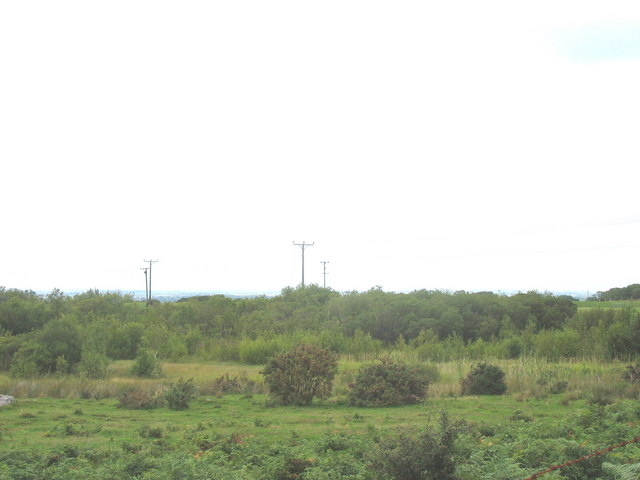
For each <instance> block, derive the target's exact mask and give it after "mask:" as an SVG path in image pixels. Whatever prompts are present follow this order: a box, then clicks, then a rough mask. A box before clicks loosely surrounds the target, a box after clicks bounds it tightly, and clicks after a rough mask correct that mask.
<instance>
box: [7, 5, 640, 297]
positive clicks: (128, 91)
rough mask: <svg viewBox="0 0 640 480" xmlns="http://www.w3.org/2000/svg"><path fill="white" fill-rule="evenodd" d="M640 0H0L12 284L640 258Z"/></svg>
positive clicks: (607, 281)
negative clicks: (149, 265)
mask: <svg viewBox="0 0 640 480" xmlns="http://www.w3.org/2000/svg"><path fill="white" fill-rule="evenodd" d="M639 85H640V4H639V3H638V2H637V1H630V2H616V1H611V0H609V1H607V2H603V1H601V0H598V1H584V0H578V1H573V0H572V1H563V0H553V1H535V2H533V1H530V2H514V1H512V0H509V1H485V2H477V1H471V0H469V1H451V2H435V1H432V2H429V1H401V0H400V1H375V0H367V1H351V0H339V1H332V0H323V1H319V2H308V1H301V0H295V1H294V0H292V1H278V0H276V1H264V0H259V1H242V0H238V1H158V0H154V1H137V0H126V1H118V0H110V1H108V2H107V1H86V0H78V1H65V0H61V1H55V2H51V1H29V0H21V1H16V2H9V1H6V2H1V3H0V162H1V163H0V165H1V167H0V208H1V212H2V215H1V216H0V218H1V221H2V228H1V230H0V232H1V233H2V234H1V236H0V285H4V286H5V287H7V288H21V289H34V290H50V289H52V288H54V287H57V288H61V289H63V290H65V289H66V290H70V289H88V288H99V289H101V290H122V291H129V290H132V289H144V275H143V273H142V271H141V270H140V268H141V267H143V266H144V263H143V260H144V259H145V258H147V259H148V258H153V259H158V260H159V261H158V263H157V264H155V265H154V269H153V286H154V289H159V290H165V289H166V290H168V289H174V290H211V291H216V290H227V291H229V290H235V291H262V292H268V291H279V290H280V289H281V288H283V287H285V286H295V285H297V284H298V283H299V282H300V263H301V255H300V253H301V251H300V248H299V247H296V246H294V245H293V242H294V241H296V242H302V241H303V240H304V241H306V242H315V245H314V246H313V247H309V248H308V249H307V250H306V251H305V252H306V253H305V256H306V276H305V280H306V282H307V283H318V284H320V285H322V281H323V278H322V264H321V263H320V262H321V261H322V260H325V261H329V262H330V263H329V264H328V265H327V270H328V272H329V274H328V275H327V284H328V286H330V287H332V288H334V289H336V290H339V291H345V290H354V289H355V290H366V289H369V288H371V287H373V286H376V285H380V286H382V288H383V289H385V290H397V291H405V290H413V289H421V288H427V289H433V288H439V289H453V290H458V289H464V290H481V289H486V290H494V291H500V290H501V291H504V290H529V289H538V290H590V291H591V292H594V291H596V290H606V289H608V288H611V287H615V286H624V285H627V284H629V283H635V282H640V209H639V201H638V185H639V183H640V181H639V180H640V179H639V175H638V174H639V172H640V163H639V160H640V156H639V154H640V87H639Z"/></svg>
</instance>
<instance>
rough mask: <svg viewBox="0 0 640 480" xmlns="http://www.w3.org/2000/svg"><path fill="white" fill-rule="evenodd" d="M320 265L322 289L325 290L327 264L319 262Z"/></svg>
mask: <svg viewBox="0 0 640 480" xmlns="http://www.w3.org/2000/svg"><path fill="white" fill-rule="evenodd" d="M320 263H321V264H322V277H323V280H322V288H327V263H329V262H326V261H324V260H323V261H321V262H320Z"/></svg>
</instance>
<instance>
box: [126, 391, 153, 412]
mask: <svg viewBox="0 0 640 480" xmlns="http://www.w3.org/2000/svg"><path fill="white" fill-rule="evenodd" d="M118 401H119V403H118V407H121V408H127V409H130V410H146V409H151V408H158V407H160V406H161V405H162V399H161V398H160V397H158V395H155V394H154V393H152V392H150V391H148V390H142V389H139V388H130V389H128V390H125V391H124V392H122V393H121V394H120V396H119V398H118Z"/></svg>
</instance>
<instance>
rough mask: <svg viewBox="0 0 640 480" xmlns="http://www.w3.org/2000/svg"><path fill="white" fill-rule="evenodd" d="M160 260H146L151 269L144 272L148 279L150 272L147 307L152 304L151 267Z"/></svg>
mask: <svg viewBox="0 0 640 480" xmlns="http://www.w3.org/2000/svg"><path fill="white" fill-rule="evenodd" d="M157 261H158V260H146V259H145V262H147V263H149V268H148V269H147V268H145V270H144V276H145V278H146V276H147V270H149V288H148V289H147V305H150V304H151V267H152V264H154V263H156V262H157Z"/></svg>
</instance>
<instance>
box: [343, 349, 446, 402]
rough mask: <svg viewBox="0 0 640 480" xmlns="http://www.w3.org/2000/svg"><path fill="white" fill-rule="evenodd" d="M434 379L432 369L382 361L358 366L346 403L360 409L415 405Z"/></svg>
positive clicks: (434, 374) (387, 359) (385, 359)
mask: <svg viewBox="0 0 640 480" xmlns="http://www.w3.org/2000/svg"><path fill="white" fill-rule="evenodd" d="M436 378H437V370H436V369H435V368H431V369H428V368H419V367H415V366H413V367H412V366H409V365H407V364H406V363H403V362H399V361H394V360H391V359H389V358H384V359H382V360H380V361H379V362H378V363H374V364H372V365H367V366H364V367H362V368H361V369H360V370H359V371H358V374H357V375H356V378H355V380H354V382H353V384H351V385H350V387H351V390H350V393H349V402H350V403H351V405H356V406H364V407H388V406H392V405H404V404H411V403H418V402H420V401H422V400H423V399H424V397H425V396H426V394H427V389H428V387H429V383H431V382H432V381H434V380H435V379H436Z"/></svg>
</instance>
